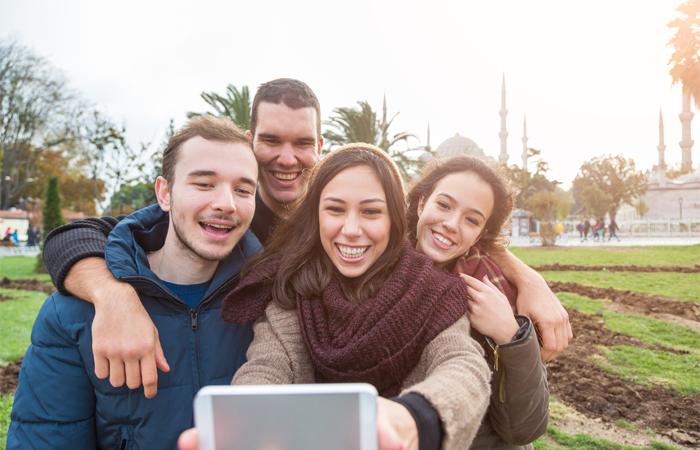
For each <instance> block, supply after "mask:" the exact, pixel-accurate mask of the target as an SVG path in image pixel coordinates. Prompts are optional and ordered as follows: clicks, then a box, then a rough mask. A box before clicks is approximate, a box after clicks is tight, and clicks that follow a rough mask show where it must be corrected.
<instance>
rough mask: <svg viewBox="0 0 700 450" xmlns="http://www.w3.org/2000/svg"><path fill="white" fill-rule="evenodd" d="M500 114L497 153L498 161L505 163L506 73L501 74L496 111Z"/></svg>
mask: <svg viewBox="0 0 700 450" xmlns="http://www.w3.org/2000/svg"><path fill="white" fill-rule="evenodd" d="M498 114H499V115H500V116H501V132H500V133H498V137H499V138H501V153H500V154H499V155H498V162H500V163H503V164H506V163H507V162H508V142H507V141H506V139H508V132H507V131H506V116H507V115H508V110H507V109H506V74H505V73H504V74H503V86H502V87H501V109H500V111H498Z"/></svg>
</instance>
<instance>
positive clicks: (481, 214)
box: [437, 192, 486, 220]
mask: <svg viewBox="0 0 700 450" xmlns="http://www.w3.org/2000/svg"><path fill="white" fill-rule="evenodd" d="M437 195H442V196H443V197H447V198H449V199H450V200H452V201H453V202H455V203H459V202H458V201H457V199H456V198H454V197H453V196H451V195H450V194H446V193H444V192H440V193H439V194H437ZM467 211H470V212H473V213H474V214H478V215H480V216H481V217H482V219H484V220H486V216H485V215H484V213H482V212H481V211H479V210H478V209H476V208H467Z"/></svg>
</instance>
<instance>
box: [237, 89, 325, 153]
mask: <svg viewBox="0 0 700 450" xmlns="http://www.w3.org/2000/svg"><path fill="white" fill-rule="evenodd" d="M261 102H265V103H272V104H274V105H279V104H280V103H284V104H285V105H287V106H289V107H290V108H292V109H301V108H313V109H314V110H316V139H319V138H320V137H321V105H320V103H319V102H318V98H316V94H314V91H312V90H311V88H310V87H309V85H307V84H306V83H304V82H303V81H299V80H294V79H292V78H278V79H276V80H272V81H268V82H267V83H263V84H261V85H260V87H259V88H258V92H256V93H255V97H254V98H253V110H252V111H251V113H250V134H252V135H253V137H255V128H256V127H257V126H258V106H259V105H260V103H261Z"/></svg>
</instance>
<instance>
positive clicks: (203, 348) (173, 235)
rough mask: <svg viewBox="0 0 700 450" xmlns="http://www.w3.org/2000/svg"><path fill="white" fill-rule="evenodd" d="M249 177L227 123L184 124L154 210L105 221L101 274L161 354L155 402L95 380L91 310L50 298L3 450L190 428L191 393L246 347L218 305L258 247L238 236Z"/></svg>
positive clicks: (172, 438) (252, 166)
mask: <svg viewBox="0 0 700 450" xmlns="http://www.w3.org/2000/svg"><path fill="white" fill-rule="evenodd" d="M257 178H258V166H257V162H256V159H255V156H254V154H253V148H252V142H251V140H250V138H248V137H246V135H245V134H244V133H243V132H242V131H241V130H239V129H238V128H237V127H236V126H235V125H234V124H233V123H232V122H231V121H230V120H228V119H217V118H213V117H210V116H202V117H197V118H194V119H192V120H191V121H190V122H189V123H187V124H186V125H185V126H184V127H183V128H182V129H181V130H180V131H179V132H178V133H177V134H176V135H175V136H173V138H172V139H170V141H169V143H168V146H167V147H166V149H165V151H164V153H163V175H162V176H161V177H159V178H158V180H157V182H156V194H157V197H158V205H153V206H151V207H148V208H146V209H143V210H141V211H138V212H136V213H134V214H132V215H131V216H128V217H127V218H125V219H123V220H122V221H121V222H119V223H118V224H116V226H115V227H114V230H113V231H112V233H111V234H110V235H109V238H108V243H107V247H106V249H105V258H106V261H107V266H108V267H109V269H110V271H111V273H112V274H113V276H114V277H116V278H117V279H119V280H121V281H122V282H125V283H128V284H129V285H130V286H132V287H133V288H134V289H135V290H136V291H137V292H138V295H139V298H140V300H141V303H142V304H143V307H144V308H145V310H146V311H147V312H148V315H149V316H150V319H151V320H152V321H153V323H154V324H155V326H156V327H157V329H158V331H159V333H160V335H159V337H160V342H161V344H162V346H163V350H164V351H165V353H166V354H168V361H169V363H170V369H171V370H170V371H169V372H167V373H162V374H161V375H160V377H159V378H158V394H159V395H158V396H157V397H154V398H151V399H148V398H146V397H145V396H144V392H143V389H135V390H133V389H130V388H129V387H127V386H120V387H114V386H112V384H111V383H110V381H109V380H107V379H100V378H98V377H97V376H96V375H95V360H94V357H93V349H92V334H91V325H92V321H93V318H94V307H93V305H92V304H90V303H87V302H85V301H82V300H80V299H77V298H75V297H72V296H68V295H64V294H61V293H58V292H57V293H55V294H53V295H52V296H51V297H49V299H48V300H47V301H46V302H45V303H44V305H43V307H42V309H41V311H40V313H39V316H38V317H37V320H36V322H35V324H34V328H33V330H32V345H31V346H30V347H29V349H28V350H27V353H26V355H25V357H24V360H23V364H22V369H21V371H20V378H19V386H18V388H17V392H16V394H15V401H14V405H13V409H12V414H11V418H12V422H11V424H10V428H9V431H8V438H7V448H8V449H18V448H35V449H41V448H46V449H49V448H51V449H53V448H80V449H89V448H117V449H135V448H142V449H152V448H174V447H175V446H176V441H177V437H178V435H179V434H180V433H181V432H182V430H184V429H187V428H189V427H191V426H192V401H193V399H194V396H195V394H196V393H197V391H198V390H199V389H200V388H201V387H202V386H205V385H211V384H229V383H230V382H231V379H232V377H233V374H234V373H235V371H236V370H237V369H238V368H239V367H240V366H241V365H242V364H243V363H244V362H245V353H246V350H247V348H248V346H249V344H250V342H251V340H252V335H253V333H252V324H244V325H235V324H230V323H225V322H223V321H222V320H221V318H220V307H221V301H222V300H223V297H224V296H225V295H226V294H227V293H228V292H230V291H231V289H232V288H233V287H234V286H235V284H236V283H237V279H238V272H239V271H240V269H241V267H242V265H243V263H244V262H245V261H246V259H247V258H249V257H250V256H252V255H254V254H255V253H256V252H258V251H259V249H260V243H259V242H258V240H257V238H256V237H255V236H254V235H253V234H252V233H251V232H250V231H248V227H249V225H250V221H251V219H252V218H253V214H254V211H255V193H256V185H257ZM168 219H169V220H168ZM127 370H140V368H139V367H135V368H131V369H130V368H127Z"/></svg>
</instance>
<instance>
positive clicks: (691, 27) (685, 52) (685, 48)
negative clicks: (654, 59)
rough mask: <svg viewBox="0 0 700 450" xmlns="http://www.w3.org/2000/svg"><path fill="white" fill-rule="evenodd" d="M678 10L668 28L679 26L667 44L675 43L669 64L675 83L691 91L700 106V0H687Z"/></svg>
mask: <svg viewBox="0 0 700 450" xmlns="http://www.w3.org/2000/svg"><path fill="white" fill-rule="evenodd" d="M676 11H678V12H679V13H681V14H682V17H676V18H675V19H673V20H672V21H671V22H669V23H668V25H667V27H668V28H677V30H676V34H675V35H674V36H673V38H672V39H671V40H670V41H669V42H668V44H667V45H673V49H674V51H673V54H672V55H671V59H670V60H669V61H668V64H669V65H671V69H670V70H669V73H670V74H671V78H672V79H673V84H676V83H680V84H681V85H682V86H683V92H684V93H685V92H689V93H690V95H691V97H692V98H693V99H694V100H695V106H697V107H698V108H700V0H686V1H685V2H683V3H682V4H681V5H680V6H679V7H678V8H676Z"/></svg>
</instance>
